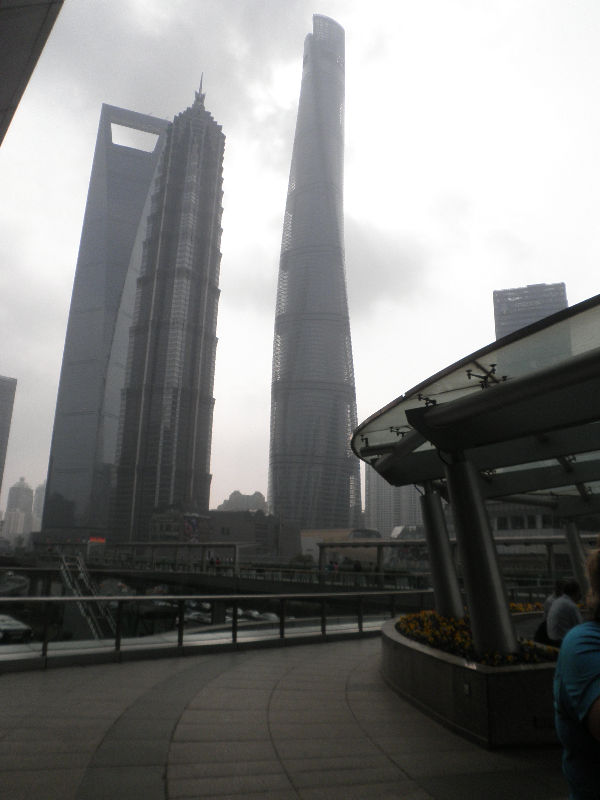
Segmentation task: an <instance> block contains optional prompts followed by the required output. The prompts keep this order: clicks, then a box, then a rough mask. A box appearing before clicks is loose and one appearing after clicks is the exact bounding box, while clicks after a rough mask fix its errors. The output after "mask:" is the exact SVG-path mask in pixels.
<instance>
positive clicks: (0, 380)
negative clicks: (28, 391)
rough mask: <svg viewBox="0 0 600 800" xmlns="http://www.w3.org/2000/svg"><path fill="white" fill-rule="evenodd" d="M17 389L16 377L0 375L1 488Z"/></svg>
mask: <svg viewBox="0 0 600 800" xmlns="http://www.w3.org/2000/svg"><path fill="white" fill-rule="evenodd" d="M16 389H17V381H16V378H5V377H4V376H3V375H0V489H2V478H3V476H4V464H5V462H6V451H7V449H8V435H9V433H10V423H11V421H12V412H13V405H14V402H15V391H16Z"/></svg>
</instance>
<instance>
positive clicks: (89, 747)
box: [0, 737, 100, 769]
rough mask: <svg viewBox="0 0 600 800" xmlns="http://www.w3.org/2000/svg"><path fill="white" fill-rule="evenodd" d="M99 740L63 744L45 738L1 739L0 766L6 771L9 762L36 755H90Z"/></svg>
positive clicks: (56, 740) (63, 742) (76, 740)
mask: <svg viewBox="0 0 600 800" xmlns="http://www.w3.org/2000/svg"><path fill="white" fill-rule="evenodd" d="M99 741H100V739H99V738H98V739H92V740H90V739H85V740H83V741H80V740H78V739H75V740H72V741H69V742H65V741H61V740H60V739H56V738H54V737H52V738H46V739H44V740H42V741H41V742H40V741H28V740H19V739H14V738H10V739H3V740H0V764H1V765H2V767H1V768H2V769H6V768H7V766H8V765H9V760H10V759H11V758H12V759H15V762H16V763H18V761H17V759H20V758H21V756H25V757H26V756H29V755H35V754H36V753H40V752H43V753H46V754H48V755H50V754H51V753H57V754H59V753H91V752H92V751H93V750H94V747H95V745H96V743H97V742H99Z"/></svg>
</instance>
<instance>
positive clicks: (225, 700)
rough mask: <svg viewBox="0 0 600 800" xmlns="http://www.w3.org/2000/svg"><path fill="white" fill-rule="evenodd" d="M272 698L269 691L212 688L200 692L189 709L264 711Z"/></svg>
mask: <svg viewBox="0 0 600 800" xmlns="http://www.w3.org/2000/svg"><path fill="white" fill-rule="evenodd" d="M270 696H271V692H270V690H268V689H260V690H258V689H255V690H254V691H252V692H247V691H245V690H244V689H214V688H213V687H212V686H211V687H209V688H207V689H203V690H202V691H201V692H198V694H197V695H196V696H195V697H194V699H193V700H192V701H191V703H190V704H189V708H196V709H198V708H214V709H236V708H246V709H248V708H255V709H259V710H262V709H264V708H265V706H266V705H267V703H268V702H269V698H270Z"/></svg>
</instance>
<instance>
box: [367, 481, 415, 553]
mask: <svg viewBox="0 0 600 800" xmlns="http://www.w3.org/2000/svg"><path fill="white" fill-rule="evenodd" d="M365 526H366V527H367V528H370V529H372V530H376V531H379V533H380V534H381V535H382V536H383V537H384V538H387V537H389V536H391V535H392V532H393V531H394V528H399V527H403V528H410V529H412V531H413V533H414V534H416V533H417V532H418V533H419V535H423V516H422V512H421V503H420V494H419V492H418V491H417V489H416V488H415V487H414V486H392V485H391V484H390V483H388V482H387V481H386V480H384V479H383V478H382V477H381V475H379V474H378V473H377V472H375V470H374V469H373V468H372V467H370V466H368V465H367V466H366V467H365Z"/></svg>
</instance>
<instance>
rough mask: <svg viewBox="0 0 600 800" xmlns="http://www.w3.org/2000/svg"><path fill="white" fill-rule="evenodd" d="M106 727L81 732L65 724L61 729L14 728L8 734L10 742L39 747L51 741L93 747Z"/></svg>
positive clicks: (75, 727) (73, 726)
mask: <svg viewBox="0 0 600 800" xmlns="http://www.w3.org/2000/svg"><path fill="white" fill-rule="evenodd" d="M106 727H107V726H106V725H101V726H100V725H99V726H97V727H96V728H95V729H87V730H81V728H80V727H78V726H77V725H76V724H75V723H73V725H72V726H71V725H69V723H66V724H65V726H64V727H62V728H42V727H40V728H15V729H14V730H13V731H11V733H10V737H9V738H10V740H11V741H22V742H39V743H40V746H41V745H42V744H43V743H44V742H46V741H48V739H52V740H53V741H54V742H63V743H64V744H65V745H66V744H68V743H72V742H76V743H78V744H82V743H85V742H87V743H88V744H89V746H90V747H93V746H94V745H95V744H97V743H98V742H99V741H101V739H102V736H103V735H104V732H105V730H106Z"/></svg>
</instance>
